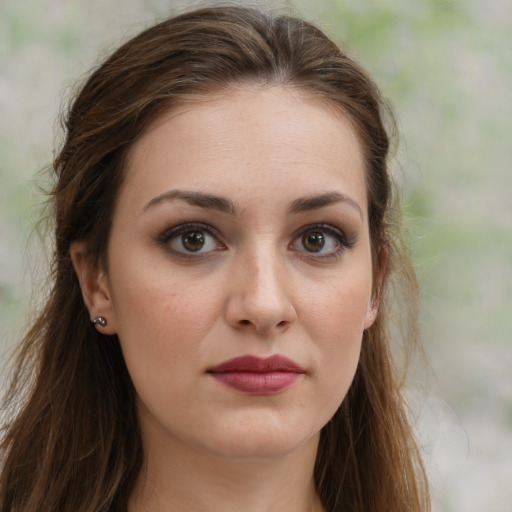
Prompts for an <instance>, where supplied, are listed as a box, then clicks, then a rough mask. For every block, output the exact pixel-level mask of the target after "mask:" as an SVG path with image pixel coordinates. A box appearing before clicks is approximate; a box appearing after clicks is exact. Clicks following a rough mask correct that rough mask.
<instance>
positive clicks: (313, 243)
mask: <svg viewBox="0 0 512 512" xmlns="http://www.w3.org/2000/svg"><path fill="white" fill-rule="evenodd" d="M302 245H303V246H304V248H305V249H306V251H309V252H319V251H321V250H322V249H323V248H324V245H325V237H324V234H323V233H319V232H314V231H308V232H307V233H304V234H303V235H302Z"/></svg>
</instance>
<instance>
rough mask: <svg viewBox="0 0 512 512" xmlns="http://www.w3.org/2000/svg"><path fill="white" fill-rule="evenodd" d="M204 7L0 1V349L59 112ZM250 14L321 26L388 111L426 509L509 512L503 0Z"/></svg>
mask: <svg viewBox="0 0 512 512" xmlns="http://www.w3.org/2000/svg"><path fill="white" fill-rule="evenodd" d="M201 3H203V2H192V1H189V2H178V1H175V2H173V1H171V0H122V1H121V0H88V1H85V0H82V1H78V0H23V1H20V0H0V218H1V223H0V353H2V354H5V353H6V352H7V349H8V348H9V347H12V345H13V344H14V343H15V340H16V339H17V338H18V336H19V330H20V329H21V328H22V327H23V326H24V325H25V323H26V318H27V314H28V313H29V302H30V298H31V295H32V289H33V288H34V287H35V288H37V287H39V283H40V282H41V281H42V276H41V273H38V271H37V268H38V266H40V265H38V262H39V261H44V257H43V256H42V252H41V250H40V249H38V245H37V243H34V239H35V237H30V233H31V231H32V227H33V223H34V221H35V220H36V219H37V218H38V216H39V215H40V204H41V203H42V202H43V201H44V197H43V196H42V195H41V194H40V192H39V191H38V186H39V185H41V184H43V185H44V182H41V177H40V175H38V174H37V172H38V170H40V169H41V168H42V167H44V166H45V165H47V164H48V163H50V162H51V160H52V157H53V153H52V148H53V147H54V146H55V145H56V144H58V142H59V140H60V132H59V129H58V124H57V122H56V119H57V114H58V112H59V109H60V106H61V104H62V103H63V102H64V101H65V100H66V99H67V98H68V97H69V94H70V91H71V89H72V87H73V85H74V83H75V82H76V80H77V79H79V78H81V77H83V76H85V74H86V73H87V71H88V70H89V69H90V68H91V67H92V66H93V65H94V64H95V63H98V61H99V60H98V59H99V58H100V59H101V55H105V54H106V53H108V50H109V49H112V48H114V47H116V46H117V44H118V43H119V42H120V41H122V40H124V39H126V38H127V37H129V36H130V35H133V34H134V33H136V32H138V31H139V30H141V29H142V28H144V27H146V26H147V25H148V24H150V23H151V21H152V20H154V19H155V18H161V17H164V16H166V15H167V14H169V13H170V12H173V11H174V10H175V9H176V8H179V9H183V7H184V6H192V5H197V4H201ZM210 3H215V2H210ZM260 5H263V6H269V7H274V8H278V9H283V10H284V11H285V12H294V13H298V14H301V15H303V16H305V17H306V18H309V19H311V20H313V21H315V22H317V23H319V24H320V25H321V26H322V27H323V28H325V29H326V30H327V31H328V33H330V34H331V35H332V36H333V37H334V38H335V39H336V40H337V41H338V42H340V43H341V44H342V45H343V46H346V47H347V48H348V49H349V52H350V53H351V54H352V55H353V56H354V57H355V58H356V59H358V60H359V61H360V62H361V63H362V64H363V65H364V66H365V67H366V68H367V69H368V70H369V71H370V73H371V74H372V75H373V76H374V77H375V79H376V81H377V82H378V83H379V84H380V86H381V88H382V91H383V93H384V96H385V97H386V98H388V99H389V100H390V102H391V103H392V105H393V106H394V109H395V112H396V114H397V117H398V120H399V125H400V131H401V136H402V137H401V141H400V146H399V149H398V154H397V164H396V173H397V180H398V181H399V182H401V183H402V186H403V196H404V206H405V212H406V216H407V218H408V227H409V239H410V243H411V246H412V249H413V252H414V257H415V262H416V267H417V270H418V273H419V275H420V279H421V283H422V289H423V332H424V339H425V344H426V347H427V351H428V354H429V357H430V360H431V363H432V368H433V376H432V378H431V381H430V388H429V395H427V396H425V395H420V398H419V400H417V402H418V403H419V407H417V409H419V412H421V414H420V416H419V424H418V432H419V435H420V438H421V440H422V442H423V443H424V448H425V457H426V460H427V463H428V468H429V473H430V476H431V481H432V486H433V494H434V501H435V510H436V511H439V512H452V511H454V512H510V511H511V510H512V508H511V507H512V485H511V484H512V343H511V342H512V336H511V331H512V199H511V197H510V196H511V192H510V191H511V188H512V141H511V138H512V1H511V0H382V1H377V0H360V1H352V2H348V1H342V0H297V1H290V2H284V1H281V2H280V1H274V2H270V1H268V2H260ZM27 240H29V241H28V242H27ZM36 242H37V240H36ZM42 268H44V265H42ZM413 377H414V376H413ZM417 379H420V376H417ZM413 381H414V378H413ZM389 512H392V511H389Z"/></svg>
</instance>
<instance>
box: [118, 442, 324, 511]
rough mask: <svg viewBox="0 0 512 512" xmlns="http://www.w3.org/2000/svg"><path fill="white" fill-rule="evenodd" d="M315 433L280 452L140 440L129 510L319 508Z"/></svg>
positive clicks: (274, 509)
mask: <svg viewBox="0 0 512 512" xmlns="http://www.w3.org/2000/svg"><path fill="white" fill-rule="evenodd" d="M317 445H318V438H317V437H315V438H314V439H311V440H309V441H307V442H306V443H305V444H304V445H303V446H301V447H299V448H298V449H296V450H294V451H293V452H292V453H287V454H285V455H283V454H280V455H278V456H277V455H276V456H274V457H227V456H219V455H218V454H205V453H198V452H197V451H195V450H194V449H191V448H190V447H186V448H185V449H184V448H183V447H181V449H177V447H176V446H173V449H172V451H171V450H169V451H168V450H165V449H164V450H162V446H161V445H160V446H159V447H158V448H159V449H158V450H155V449H152V448H156V447H151V446H147V445H146V446H145V449H146V453H145V462H144V465H143V469H142V471H141V475H140V477H139V480H138V482H137V484H136V486H135V490H134V492H133V493H132V496H131V498H130V502H129V507H128V511H129V512H178V511H179V512H199V511H201V512H203V511H204V510H208V511H209V512H217V511H219V512H220V511H222V512H239V511H240V510H243V511H244V512H278V511H279V512H282V511H293V512H323V511H324V508H323V507H322V504H321V502H320V500H319V498H318V496H317V494H316V490H315V485H314V480H313V469H314V462H315V457H316V450H317Z"/></svg>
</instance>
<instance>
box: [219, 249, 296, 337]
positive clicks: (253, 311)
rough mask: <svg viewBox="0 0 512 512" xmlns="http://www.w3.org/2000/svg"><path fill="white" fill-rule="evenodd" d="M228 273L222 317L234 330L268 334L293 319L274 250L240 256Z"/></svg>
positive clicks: (283, 273)
mask: <svg viewBox="0 0 512 512" xmlns="http://www.w3.org/2000/svg"><path fill="white" fill-rule="evenodd" d="M234 267H235V268H234V269H233V273H232V275H231V276H230V283H229V289H230V293H229V294H228V299H227V303H226V320H227V322H228V324H229V325H231V326H232V327H234V328H236V329H243V330H253V331H255V332H257V333H259V334H262V335H266V336H271V335H272V334H277V333H278V332H282V331H284V330H286V329H287V328H288V327H289V326H290V325H291V324H293V322H294V321H295V320H296V318H297V314H296V310H295V307H294V303H293V300H292V299H293V297H292V295H293V294H292V293H291V289H290V282H289V279H287V274H286V271H285V270H284V268H283V267H284V265H283V264H280V262H279V258H278V257H277V256H276V254H275V253H274V251H272V250H269V251H263V250H260V251H258V252H255V251H253V252H252V253H251V254H246V255H245V256H244V255H240V258H239V261H237V262H234Z"/></svg>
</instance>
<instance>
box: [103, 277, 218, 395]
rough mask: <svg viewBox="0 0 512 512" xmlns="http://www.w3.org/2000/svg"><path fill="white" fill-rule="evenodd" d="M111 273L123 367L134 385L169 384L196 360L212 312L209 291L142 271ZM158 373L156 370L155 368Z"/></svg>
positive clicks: (214, 315)
mask: <svg viewBox="0 0 512 512" xmlns="http://www.w3.org/2000/svg"><path fill="white" fill-rule="evenodd" d="M120 274H121V272H117V273H116V275H115V282H116V284H117V286H116V287H115V288H114V293H113V297H112V298H113V304H114V314H115V318H116V325H117V331H118V336H119V340H120V343H121V347H122V350H123V354H124V357H125V360H126V363H127V365H128V369H129V371H130V374H131V376H132V379H133V380H134V384H135V385H136V387H138V386H137V384H138V382H142V381H145V380H148V379H149V380H152V379H154V378H155V377H156V376H157V375H158V377H159V379H162V382H161V384H162V385H166V384H170V383H171V381H172V380H173V379H174V378H175V377H176V376H177V375H179V374H180V372H181V371H182V370H183V368H185V367H190V365H191V362H193V361H194V360H195V361H196V362H198V361H199V358H198V355H199V347H200V345H201V340H202V339H203V338H204V336H205V334H206V333H207V332H208V331H209V330H210V329H211V326H212V325H213V323H215V321H216V318H217V317H218V314H217V312H216V309H215V307H216V306H215V305H216V304H218V303H219V302H220V301H219V300H216V297H215V296H214V295H215V290H212V289H211V288H212V287H211V286H209V284H208V283H202V286H201V287H197V286H194V285H193V283H192V284H189V282H188V281H187V280H182V279H178V278H176V276H175V277H174V278H170V276H168V275H167V276H165V275H162V274H161V273H159V272H154V269H153V271H151V270H148V271H146V272H141V271H140V270H139V272H138V273H137V274H135V276H134V275H133V274H132V277H130V278H129V279H128V275H127V273H124V272H123V274H125V275H120ZM159 368H161V369H162V371H161V372H159V371H158V369H159Z"/></svg>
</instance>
